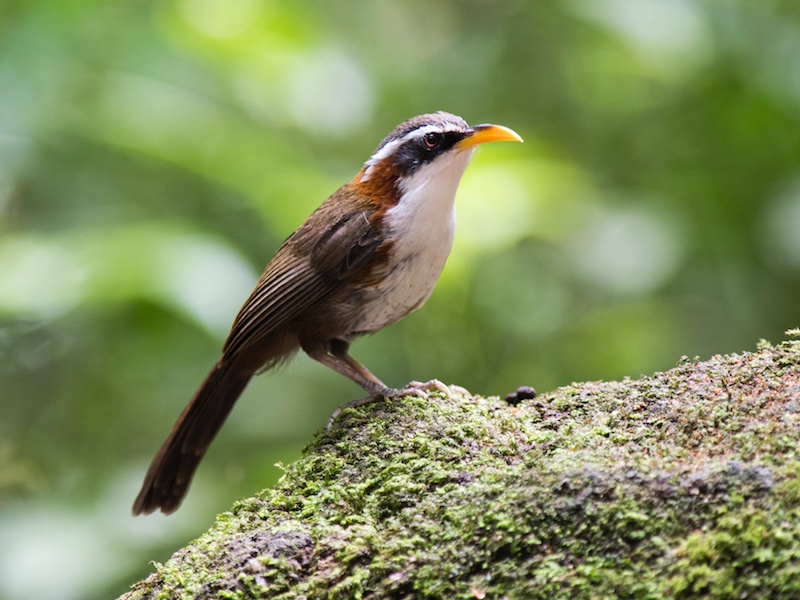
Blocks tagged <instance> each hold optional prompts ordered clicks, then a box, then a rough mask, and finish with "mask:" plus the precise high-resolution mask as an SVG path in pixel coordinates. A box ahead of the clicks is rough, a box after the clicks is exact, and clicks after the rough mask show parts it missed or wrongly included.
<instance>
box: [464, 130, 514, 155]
mask: <svg viewBox="0 0 800 600" xmlns="http://www.w3.org/2000/svg"><path fill="white" fill-rule="evenodd" d="M471 129H472V134H471V135H469V136H468V137H465V138H464V139H463V140H461V141H460V142H458V144H456V147H457V148H458V149H459V150H466V149H467V148H473V147H475V146H477V145H478V144H485V143H487V142H521V141H522V138H521V137H520V135H519V134H518V133H517V132H516V131H514V130H513V129H509V128H508V127H503V126H502V125H489V124H486V125H475V126H474V127H472V128H471Z"/></svg>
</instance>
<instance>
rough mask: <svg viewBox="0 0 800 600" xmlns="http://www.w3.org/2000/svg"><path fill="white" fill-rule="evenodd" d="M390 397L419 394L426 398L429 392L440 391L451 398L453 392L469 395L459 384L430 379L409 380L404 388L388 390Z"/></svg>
mask: <svg viewBox="0 0 800 600" xmlns="http://www.w3.org/2000/svg"><path fill="white" fill-rule="evenodd" d="M390 392H391V395H390V396H389V397H391V398H397V397H398V396H419V397H420V398H424V399H426V400H427V399H428V393H429V392H440V393H442V394H444V395H445V396H446V397H448V398H452V397H453V394H454V393H456V394H465V395H470V394H469V391H468V390H466V389H465V388H463V387H461V386H460V385H447V384H445V383H442V382H441V381H439V380H438V379H431V380H430V381H426V382H424V383H423V382H421V381H411V382H409V383H408V385H406V386H405V387H404V388H402V389H399V390H390Z"/></svg>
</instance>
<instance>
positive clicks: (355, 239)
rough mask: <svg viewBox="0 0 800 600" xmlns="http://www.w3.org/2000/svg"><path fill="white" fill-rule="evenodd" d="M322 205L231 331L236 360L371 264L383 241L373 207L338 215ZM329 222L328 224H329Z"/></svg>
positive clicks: (228, 345) (281, 253)
mask: <svg viewBox="0 0 800 600" xmlns="http://www.w3.org/2000/svg"><path fill="white" fill-rule="evenodd" d="M331 204H332V205H333V206H335V204H336V203H326V204H323V206H322V207H320V208H319V209H318V210H317V211H316V212H315V213H314V214H313V215H311V217H309V219H308V221H307V222H306V223H305V224H304V225H303V226H302V227H301V228H300V229H298V230H297V231H295V232H294V233H293V234H292V235H291V236H290V237H289V239H287V240H286V242H284V243H283V245H282V246H281V247H280V249H279V250H278V252H277V253H276V254H275V257H274V258H273V259H272V260H271V261H270V263H269V264H268V265H267V268H266V269H265V270H264V273H263V275H262V276H261V279H259V281H258V283H257V284H256V287H255V289H254V290H253V293H252V294H251V295H250V297H249V298H248V299H247V301H246V302H245V303H244V306H242V308H241V310H240V311H239V314H238V315H237V317H236V320H235V321H234V323H233V327H232V328H231V333H230V335H229V336H228V339H227V341H226V342H225V346H224V347H223V356H225V357H231V356H233V355H234V354H236V353H238V352H239V351H241V349H242V348H244V347H247V346H249V345H251V344H254V343H256V342H258V341H259V340H260V339H262V338H263V337H264V336H265V335H267V334H269V333H270V332H271V331H273V330H275V328H276V327H279V326H281V325H283V324H284V323H286V322H288V321H290V320H291V319H293V318H294V317H296V316H297V315H299V314H301V313H302V312H303V311H304V310H306V309H307V308H309V307H310V306H312V305H313V304H314V303H315V302H318V301H319V300H320V299H321V298H324V297H325V296H327V295H328V294H330V293H331V292H333V291H335V290H336V289H338V288H339V286H341V285H342V284H343V282H344V281H345V280H346V279H347V278H348V277H350V276H352V275H353V274H354V273H356V272H358V271H359V270H361V269H363V268H364V267H365V266H366V265H368V264H369V262H370V260H371V259H372V257H373V256H374V254H375V251H376V250H377V248H378V247H379V246H380V245H381V243H382V241H383V240H382V236H381V235H380V232H379V231H378V230H377V229H375V228H374V227H373V225H372V223H371V222H370V221H371V217H372V211H371V210H369V209H364V210H358V211H355V212H353V211H351V212H349V213H339V214H331V213H337V212H338V211H335V210H331ZM326 221H327V223H326Z"/></svg>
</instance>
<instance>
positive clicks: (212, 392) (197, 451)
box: [133, 362, 253, 515]
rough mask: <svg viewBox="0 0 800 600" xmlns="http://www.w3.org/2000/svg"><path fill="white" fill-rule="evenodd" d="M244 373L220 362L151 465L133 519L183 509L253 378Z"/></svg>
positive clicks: (251, 373) (249, 372)
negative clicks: (196, 477) (199, 469)
mask: <svg viewBox="0 0 800 600" xmlns="http://www.w3.org/2000/svg"><path fill="white" fill-rule="evenodd" d="M241 371H242V370H241V369H236V368H235V366H234V365H233V364H231V363H230V362H227V363H225V362H220V363H218V364H217V365H216V366H215V367H214V368H213V369H212V370H211V372H210V373H209V374H208V376H207V377H206V379H205V381H204V382H203V384H202V385H201V386H200V388H199V389H198V390H197V393H196V394H195V395H194V398H192V401H191V402H190V403H189V405H188V406H187V407H186V408H185V409H184V411H183V412H182V413H181V415H180V417H178V420H177V421H176V422H175V425H173V427H172V431H171V432H170V434H169V436H167V439H166V441H165V442H164V443H163V445H162V446H161V448H160V450H159V451H158V453H157V454H156V456H155V458H154V459H153V462H152V463H150V468H149V469H148V470H147V475H145V478H144V483H143V484H142V489H141V491H140V492H139V495H138V496H137V497H136V501H135V502H134V504H133V514H134V515H138V514H147V513H151V512H153V511H155V510H158V509H161V512H163V513H165V514H169V513H171V512H174V511H175V510H176V509H177V508H178V506H180V504H181V501H182V500H183V497H184V496H185V495H186V491H187V490H188V489H189V484H190V483H191V480H192V476H193V475H194V472H195V470H196V469H197V465H199V464H200V460H201V459H202V458H203V456H204V455H205V453H206V450H208V447H209V446H210V445H211V442H212V441H213V440H214V437H215V436H216V435H217V433H218V432H219V430H220V428H221V427H222V424H223V423H224V422H225V419H226V418H227V417H228V415H229V414H230V412H231V409H232V408H233V405H234V404H235V403H236V400H237V399H238V398H239V396H240V395H241V393H242V392H243V391H244V388H245V387H246V386H247V384H248V382H249V381H250V379H251V377H252V376H253V372H252V371H247V372H244V373H242V372H241Z"/></svg>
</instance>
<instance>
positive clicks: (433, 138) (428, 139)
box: [422, 131, 443, 150]
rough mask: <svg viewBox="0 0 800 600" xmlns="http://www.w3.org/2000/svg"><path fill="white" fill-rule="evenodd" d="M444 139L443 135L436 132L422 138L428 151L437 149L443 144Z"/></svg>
mask: <svg viewBox="0 0 800 600" xmlns="http://www.w3.org/2000/svg"><path fill="white" fill-rule="evenodd" d="M442 137H443V136H442V134H441V133H437V132H435V131H429V132H428V133H426V134H425V136H424V137H423V138H422V142H423V143H424V144H425V148H427V149H428V150H433V149H434V148H436V146H438V145H439V144H441V143H442Z"/></svg>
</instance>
